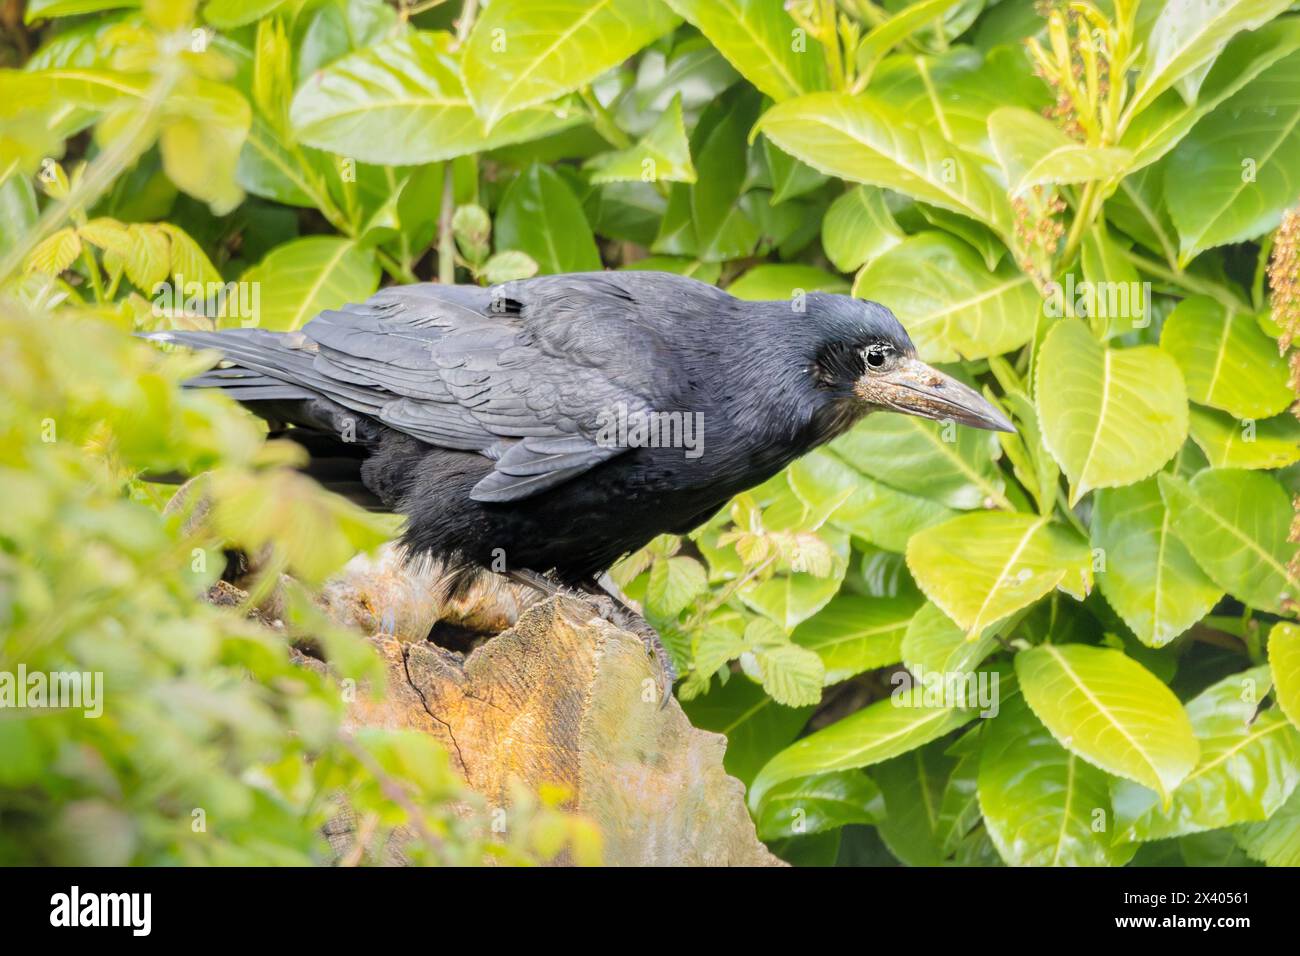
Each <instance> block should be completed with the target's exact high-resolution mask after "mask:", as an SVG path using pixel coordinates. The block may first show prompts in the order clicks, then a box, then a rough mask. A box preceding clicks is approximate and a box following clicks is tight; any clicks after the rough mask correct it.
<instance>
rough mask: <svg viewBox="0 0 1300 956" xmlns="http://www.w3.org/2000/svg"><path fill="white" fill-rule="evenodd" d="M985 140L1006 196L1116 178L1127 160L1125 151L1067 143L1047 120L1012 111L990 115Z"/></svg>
mask: <svg viewBox="0 0 1300 956" xmlns="http://www.w3.org/2000/svg"><path fill="white" fill-rule="evenodd" d="M989 138H990V139H991V141H992V143H993V152H994V153H995V154H996V155H997V158H998V162H999V163H1001V165H1002V170H1003V172H1005V173H1006V176H1007V191H1008V192H1010V193H1011V194H1012V195H1019V194H1021V193H1023V192H1024V191H1025V190H1027V189H1030V188H1031V187H1033V186H1043V185H1055V186H1062V185H1068V184H1071V183H1083V182H1091V181H1092V180H1095V179H1110V178H1112V177H1115V176H1122V175H1123V174H1124V172H1125V170H1126V169H1127V168H1128V165H1129V163H1130V162H1131V161H1132V159H1133V156H1132V154H1131V153H1130V152H1129V151H1128V150H1126V149H1118V148H1116V147H1094V146H1087V145H1085V144H1083V143H1080V142H1079V141H1078V140H1075V139H1071V138H1070V137H1069V136H1067V135H1066V134H1065V133H1064V132H1062V131H1061V129H1060V128H1059V127H1057V126H1055V125H1054V124H1053V123H1052V122H1051V121H1050V120H1047V119H1044V118H1043V117H1042V116H1040V115H1039V114H1038V113H1035V112H1033V111H1031V110H1027V109H1023V108H1021V107H1018V106H1005V107H1003V108H1001V109H998V110H994V111H993V113H992V114H991V115H990V116H989Z"/></svg>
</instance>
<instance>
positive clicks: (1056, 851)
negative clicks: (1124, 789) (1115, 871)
mask: <svg viewBox="0 0 1300 956" xmlns="http://www.w3.org/2000/svg"><path fill="white" fill-rule="evenodd" d="M1109 784H1110V778H1109V777H1108V776H1107V775H1106V774H1105V773H1103V772H1102V771H1100V770H1098V769H1097V768H1096V767H1094V766H1092V765H1091V764H1089V763H1087V762H1086V761H1084V760H1083V759H1082V758H1081V757H1078V756H1076V755H1075V754H1074V753H1072V752H1070V751H1069V750H1066V749H1065V748H1064V747H1062V746H1061V745H1060V744H1059V743H1057V742H1056V740H1055V739H1054V738H1053V737H1052V735H1051V733H1049V732H1048V730H1047V728H1046V727H1044V726H1043V725H1042V723H1041V722H1040V721H1039V720H1038V718H1037V717H1035V716H1034V714H1033V711H1031V710H1030V709H1029V707H1028V705H1027V704H1026V703H1025V701H1024V698H1023V697H1021V696H1020V695H1019V694H1017V695H1016V696H1015V697H1013V698H1012V699H1011V700H1009V701H1006V702H1005V703H1004V704H1003V705H1002V708H1001V712H1000V713H999V714H998V715H997V717H995V718H993V721H992V723H991V724H990V725H989V727H988V728H987V729H986V730H985V732H984V742H983V747H982V750H981V754H980V764H979V799H980V809H981V810H982V811H983V813H984V823H985V826H987V827H988V830H989V835H990V836H991V837H992V838H993V843H994V845H995V846H996V847H997V848H998V853H999V854H1000V855H1001V857H1002V859H1003V860H1005V861H1006V862H1007V863H1008V864H1009V865H1011V866H1123V865H1124V864H1125V863H1127V862H1128V861H1129V859H1130V858H1131V857H1132V856H1133V853H1134V851H1135V850H1136V847H1135V846H1134V845H1133V844H1115V843H1114V842H1113V841H1112V828H1113V822H1112V820H1111V811H1110V786H1109Z"/></svg>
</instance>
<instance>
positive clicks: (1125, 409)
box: [1035, 319, 1187, 504]
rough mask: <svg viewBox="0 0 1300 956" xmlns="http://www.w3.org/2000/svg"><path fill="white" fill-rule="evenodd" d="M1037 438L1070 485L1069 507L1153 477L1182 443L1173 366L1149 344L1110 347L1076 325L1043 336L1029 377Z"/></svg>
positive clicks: (1182, 413) (1181, 401)
mask: <svg viewBox="0 0 1300 956" xmlns="http://www.w3.org/2000/svg"><path fill="white" fill-rule="evenodd" d="M1035 383H1036V384H1035V395H1036V398H1037V406H1038V416H1039V420H1040V421H1041V422H1042V426H1043V440H1044V441H1045V442H1046V443H1047V447H1048V450H1050V451H1051V453H1052V457H1053V458H1055V459H1056V461H1057V462H1058V463H1059V464H1060V466H1061V468H1062V470H1063V471H1064V472H1065V473H1066V475H1067V476H1068V477H1069V479H1070V502H1071V504H1073V503H1075V502H1077V501H1078V500H1079V499H1080V498H1082V497H1083V496H1084V495H1085V494H1087V493H1088V492H1089V491H1091V490H1092V489H1094V488H1114V487H1116V486H1119V485H1127V484H1131V483H1132V482H1135V481H1140V480H1142V479H1143V478H1146V477H1148V476H1149V475H1151V474H1153V473H1154V472H1155V471H1156V469H1158V468H1159V467H1160V466H1161V465H1163V464H1164V463H1165V462H1167V461H1168V460H1169V459H1170V458H1171V457H1173V455H1174V453H1175V452H1177V451H1178V449H1179V448H1180V447H1181V446H1182V444H1183V441H1184V440H1185V439H1186V438H1187V393H1186V390H1185V389H1184V386H1183V379H1182V375H1181V374H1180V372H1179V370H1178V366H1177V365H1176V364H1175V363H1174V361H1173V359H1171V358H1170V357H1169V356H1168V355H1167V354H1166V353H1165V352H1162V351H1161V350H1159V349H1157V348H1153V347H1151V346H1138V347H1137V348H1131V349H1111V348H1105V347H1104V346H1102V345H1101V344H1100V343H1099V342H1098V341H1097V340H1096V339H1094V338H1093V337H1092V335H1091V334H1089V332H1088V330H1087V328H1086V327H1085V326H1084V324H1083V323H1082V322H1079V321H1076V320H1073V319H1063V320H1061V321H1059V322H1057V323H1056V324H1055V325H1054V326H1053V327H1052V329H1051V331H1050V332H1048V333H1047V337H1046V338H1045V339H1044V341H1043V345H1042V348H1041V349H1040V351H1039V355H1038V367H1037V374H1036V379H1035Z"/></svg>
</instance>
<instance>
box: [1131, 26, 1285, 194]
mask: <svg viewBox="0 0 1300 956" xmlns="http://www.w3.org/2000/svg"><path fill="white" fill-rule="evenodd" d="M1297 49H1300V20H1296V19H1294V18H1287V19H1282V20H1274V21H1273V22H1272V23H1269V24H1267V25H1265V26H1263V27H1261V28H1260V29H1258V30H1253V31H1251V32H1249V33H1239V34H1238V35H1237V36H1235V37H1233V39H1232V40H1231V42H1229V43H1228V45H1227V46H1226V47H1224V50H1223V52H1222V53H1221V54H1220V55H1219V57H1218V59H1216V60H1215V61H1214V66H1213V68H1212V69H1211V70H1210V72H1209V74H1208V75H1207V76H1206V78H1205V82H1204V83H1203V84H1202V85H1201V89H1200V92H1199V93H1198V94H1197V97H1196V101H1195V102H1194V103H1191V104H1188V103H1185V102H1184V101H1183V98H1182V97H1181V96H1179V95H1178V94H1177V93H1176V92H1166V93H1164V94H1162V95H1161V96H1160V97H1159V98H1158V99H1156V100H1155V101H1154V102H1153V103H1152V104H1151V105H1150V106H1148V107H1147V108H1146V109H1144V110H1143V111H1142V112H1141V113H1139V114H1138V115H1137V116H1136V117H1134V119H1133V121H1132V122H1131V123H1130V124H1129V125H1128V128H1127V129H1126V130H1125V131H1124V135H1123V137H1122V138H1121V140H1120V145H1121V146H1123V147H1126V148H1128V149H1130V150H1132V151H1133V168H1134V169H1140V168H1142V167H1144V166H1147V165H1148V164H1150V163H1154V162H1155V161H1156V160H1158V159H1160V158H1161V157H1162V156H1164V155H1165V154H1166V153H1168V152H1169V150H1171V149H1173V148H1174V147H1175V146H1177V145H1178V143H1179V141H1180V140H1182V138H1183V137H1184V136H1186V135H1187V134H1188V133H1189V132H1190V131H1191V129H1192V127H1193V126H1195V125H1196V124H1197V122H1199V121H1200V119H1201V117H1203V116H1205V115H1206V114H1207V113H1209V112H1210V111H1211V110H1213V109H1214V108H1215V107H1217V106H1218V105H1219V104H1220V103H1222V102H1223V101H1224V100H1226V99H1227V98H1228V97H1229V96H1232V95H1233V94H1234V93H1236V92H1237V91H1238V90H1240V89H1241V88H1242V87H1244V86H1245V85H1246V84H1247V83H1249V82H1250V81H1251V80H1253V79H1255V77H1257V76H1259V74H1260V73H1262V72H1263V71H1264V70H1266V69H1268V68H1269V67H1270V66H1272V65H1273V64H1274V63H1276V62H1277V61H1278V60H1280V59H1282V57H1284V56H1287V55H1288V54H1290V53H1294V52H1295V51H1296V50H1297Z"/></svg>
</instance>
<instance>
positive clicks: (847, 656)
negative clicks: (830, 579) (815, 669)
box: [790, 594, 920, 684]
mask: <svg viewBox="0 0 1300 956" xmlns="http://www.w3.org/2000/svg"><path fill="white" fill-rule="evenodd" d="M919 605H920V601H919V600H917V599H916V598H915V597H896V598H867V597H861V596H859V595H856V594H840V595H837V596H836V597H835V599H834V600H833V601H831V602H830V603H829V604H827V605H826V607H824V608H822V609H821V610H820V611H818V612H817V614H815V615H814V616H813V617H811V618H809V619H808V620H806V621H804V622H803V623H802V624H800V625H799V626H798V627H797V628H795V630H794V633H793V634H791V635H790V637H791V639H792V640H793V641H794V642H795V643H796V644H799V645H800V646H802V647H806V648H808V649H809V650H812V651H816V652H817V654H818V656H819V657H821V659H822V663H823V664H825V665H826V683H827V684H836V683H839V682H840V681H842V680H848V679H849V678H850V677H853V676H854V675H856V674H860V673H862V672H863V671H869V670H874V669H875V668H877V667H884V666H885V665H886V664H896V663H898V661H900V660H901V659H902V658H901V656H900V648H901V645H902V642H903V634H904V633H905V632H906V631H907V625H908V622H909V621H910V620H911V619H912V616H913V615H914V614H915V613H916V609H917V607H918V606H919Z"/></svg>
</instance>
